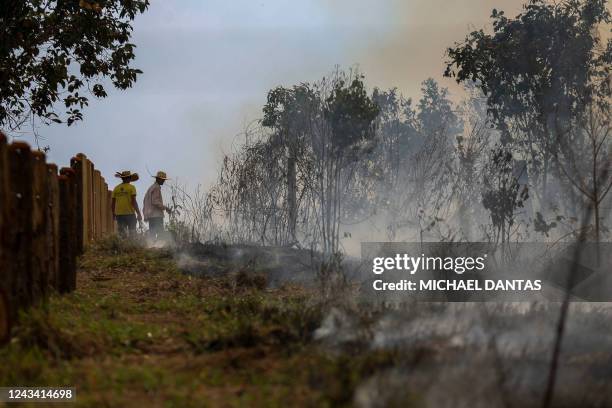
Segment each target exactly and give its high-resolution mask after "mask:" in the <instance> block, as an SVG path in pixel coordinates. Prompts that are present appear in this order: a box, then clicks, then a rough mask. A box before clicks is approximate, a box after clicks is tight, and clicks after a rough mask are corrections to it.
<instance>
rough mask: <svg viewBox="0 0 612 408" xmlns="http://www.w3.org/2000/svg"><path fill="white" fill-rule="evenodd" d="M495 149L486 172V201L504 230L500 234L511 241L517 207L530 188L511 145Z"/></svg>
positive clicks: (484, 198)
mask: <svg viewBox="0 0 612 408" xmlns="http://www.w3.org/2000/svg"><path fill="white" fill-rule="evenodd" d="M491 153H492V155H491V159H490V162H489V163H488V169H487V172H486V173H485V176H484V189H483V192H482V205H483V206H484V208H485V209H487V210H488V211H489V214H490V216H491V222H492V223H493V226H494V227H495V228H496V229H497V231H498V233H499V234H500V235H499V236H498V238H501V239H502V242H507V241H508V237H509V234H510V227H512V225H513V224H514V221H515V216H516V214H515V213H516V210H517V209H519V208H522V207H523V206H524V204H525V201H527V199H528V198H529V190H528V189H527V186H521V185H520V183H519V181H518V177H517V175H516V174H515V161H514V159H513V157H512V152H511V151H510V150H509V149H508V148H507V147H504V146H501V145H499V146H496V147H495V148H494V149H493V150H492V152H491Z"/></svg>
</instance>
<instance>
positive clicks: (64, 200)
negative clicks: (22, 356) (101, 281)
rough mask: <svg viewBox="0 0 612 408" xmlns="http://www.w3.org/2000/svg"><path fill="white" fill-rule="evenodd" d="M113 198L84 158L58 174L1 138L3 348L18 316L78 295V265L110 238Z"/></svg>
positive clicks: (51, 166)
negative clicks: (49, 300) (88, 249)
mask: <svg viewBox="0 0 612 408" xmlns="http://www.w3.org/2000/svg"><path fill="white" fill-rule="evenodd" d="M114 229H115V228H114V222H113V218H112V213H111V192H110V191H109V190H108V184H107V183H106V182H105V180H104V178H103V177H102V176H101V174H100V171H99V170H96V169H95V168H94V165H93V163H92V162H91V161H90V160H89V159H88V158H87V157H86V156H85V155H84V154H78V155H76V157H73V158H72V159H71V163H70V167H63V168H61V169H59V173H58V168H57V166H56V165H55V164H50V163H46V158H45V155H44V154H43V153H41V152H39V151H34V150H31V149H30V147H29V146H28V144H26V143H23V142H14V143H12V144H7V139H6V137H5V136H4V135H3V134H2V133H1V132H0V232H1V235H0V342H1V341H3V340H6V339H7V338H8V336H9V334H10V328H11V323H12V322H14V321H15V319H16V318H17V316H18V311H19V310H20V309H23V308H27V307H29V306H30V305H33V304H35V303H38V302H41V301H43V300H44V299H45V298H46V297H47V295H48V294H49V293H50V292H51V291H56V292H59V293H67V292H70V291H72V290H74V289H75V287H76V268H77V263H76V258H77V256H78V255H79V254H81V253H82V252H83V250H84V248H85V246H86V245H87V244H88V243H90V242H92V241H94V240H96V239H98V238H101V237H103V236H104V235H107V234H109V233H112V232H114Z"/></svg>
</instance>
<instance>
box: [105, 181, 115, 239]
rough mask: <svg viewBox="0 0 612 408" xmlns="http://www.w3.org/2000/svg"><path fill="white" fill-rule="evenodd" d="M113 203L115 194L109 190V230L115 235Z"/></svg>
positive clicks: (107, 198) (107, 195) (107, 197)
mask: <svg viewBox="0 0 612 408" xmlns="http://www.w3.org/2000/svg"><path fill="white" fill-rule="evenodd" d="M112 202H113V192H112V191H110V190H109V191H107V192H106V205H107V206H108V230H109V232H110V233H111V234H114V233H115V220H114V219H113V208H112Z"/></svg>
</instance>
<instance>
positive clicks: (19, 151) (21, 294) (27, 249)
mask: <svg viewBox="0 0 612 408" xmlns="http://www.w3.org/2000/svg"><path fill="white" fill-rule="evenodd" d="M8 159H9V186H10V187H9V194H10V197H9V200H8V211H9V217H10V220H11V222H10V223H9V224H8V228H7V230H8V239H9V246H8V250H9V251H11V253H12V261H11V263H10V264H9V268H8V270H9V275H10V276H9V280H10V281H11V291H10V293H9V297H10V300H9V303H10V304H11V314H12V317H13V318H15V317H17V310H18V309H19V308H23V307H27V306H29V305H30V304H32V301H33V296H32V284H33V282H32V281H33V279H32V205H33V198H32V163H33V160H32V152H31V151H30V147H29V146H28V145H27V144H26V143H23V142H15V143H13V144H11V145H10V146H8Z"/></svg>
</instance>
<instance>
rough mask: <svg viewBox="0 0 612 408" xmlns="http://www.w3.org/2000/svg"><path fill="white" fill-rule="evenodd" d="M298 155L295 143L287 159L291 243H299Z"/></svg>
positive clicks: (290, 146)
mask: <svg viewBox="0 0 612 408" xmlns="http://www.w3.org/2000/svg"><path fill="white" fill-rule="evenodd" d="M296 179H297V170H296V154H295V146H293V143H290V144H289V156H288V158H287V206H288V216H289V239H290V240H291V242H295V241H297V238H296V233H295V232H296V225H297V202H296V184H297V180H296Z"/></svg>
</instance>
